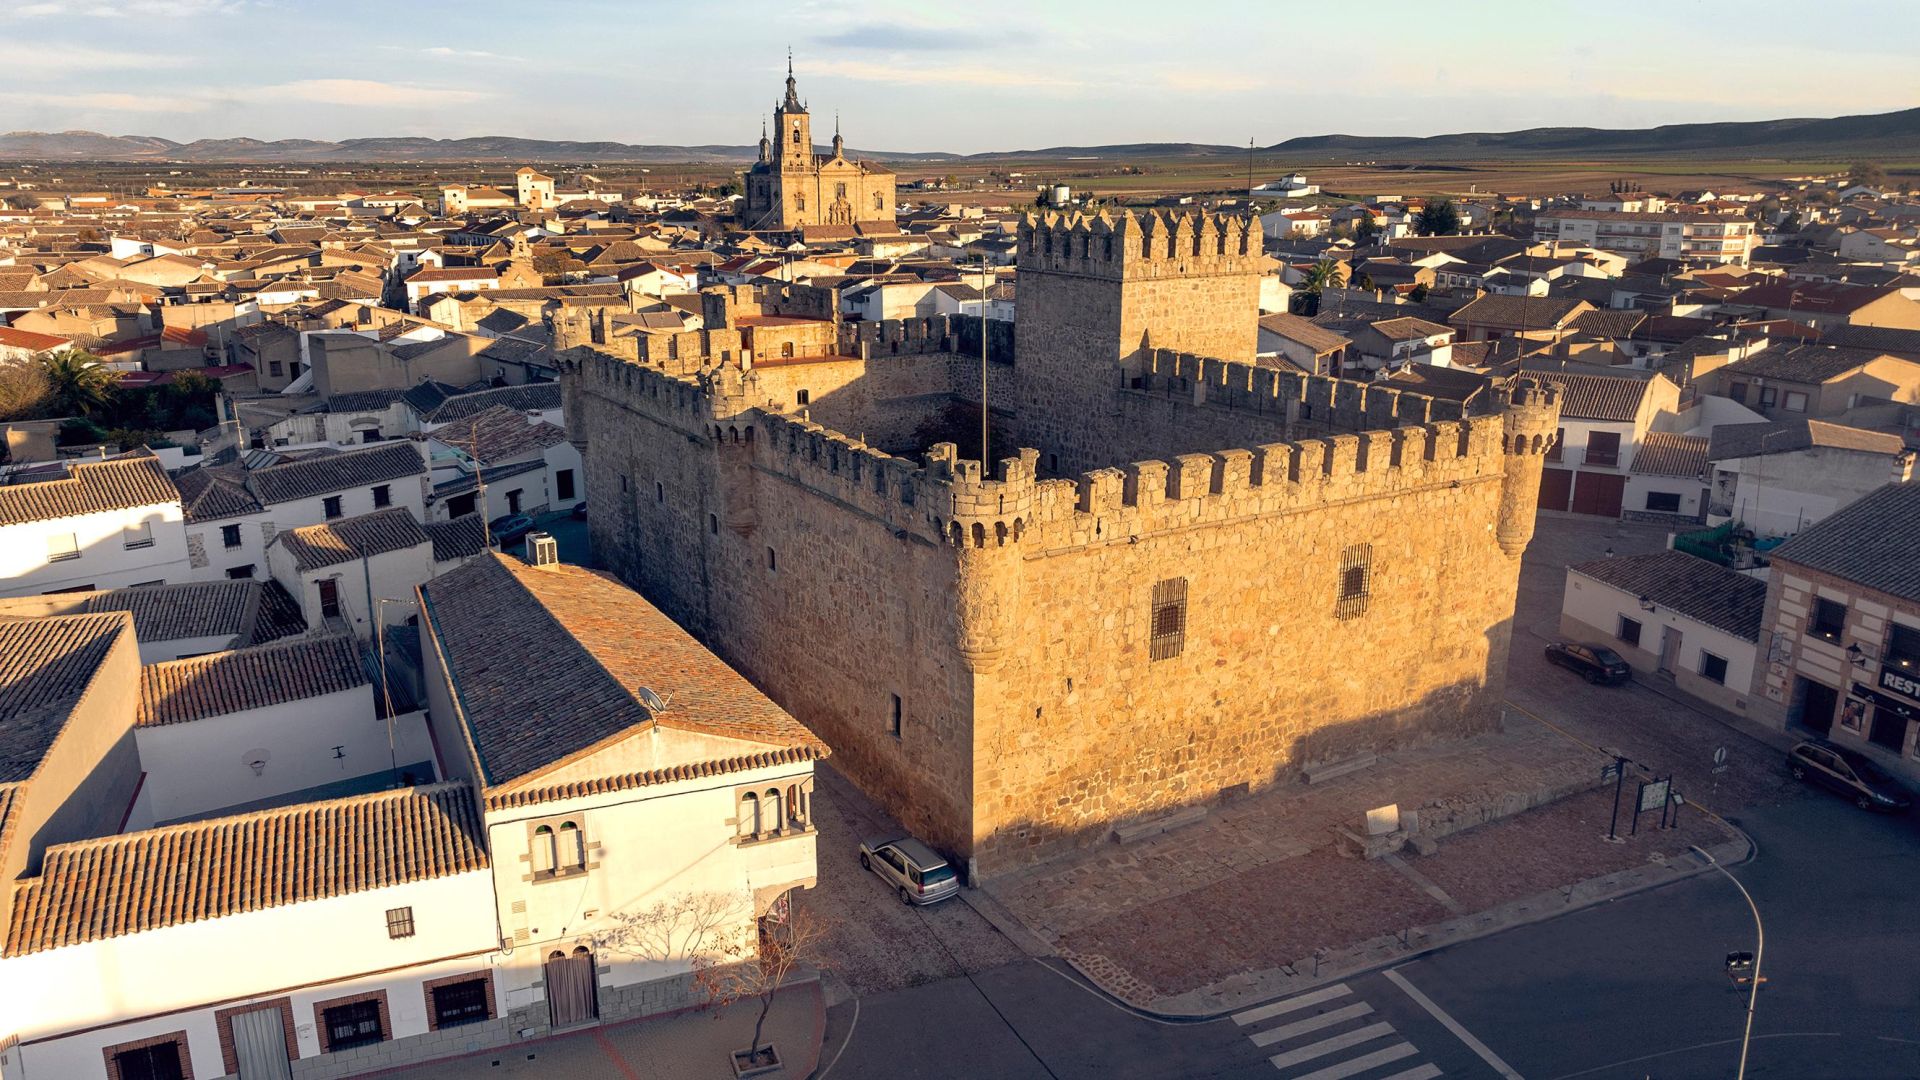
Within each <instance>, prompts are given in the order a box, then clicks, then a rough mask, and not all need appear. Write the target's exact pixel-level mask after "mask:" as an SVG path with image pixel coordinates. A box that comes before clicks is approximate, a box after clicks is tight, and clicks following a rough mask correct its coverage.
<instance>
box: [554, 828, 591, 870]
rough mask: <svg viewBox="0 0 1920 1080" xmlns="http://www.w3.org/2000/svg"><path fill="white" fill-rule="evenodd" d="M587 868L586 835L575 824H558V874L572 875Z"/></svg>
mask: <svg viewBox="0 0 1920 1080" xmlns="http://www.w3.org/2000/svg"><path fill="white" fill-rule="evenodd" d="M586 868H587V844H586V835H585V834H584V833H582V832H581V831H580V825H579V823H577V822H572V821H563V822H561V823H560V858H559V862H558V866H557V869H558V871H559V872H560V873H563V874H566V873H572V872H575V871H579V870H585V869H586Z"/></svg>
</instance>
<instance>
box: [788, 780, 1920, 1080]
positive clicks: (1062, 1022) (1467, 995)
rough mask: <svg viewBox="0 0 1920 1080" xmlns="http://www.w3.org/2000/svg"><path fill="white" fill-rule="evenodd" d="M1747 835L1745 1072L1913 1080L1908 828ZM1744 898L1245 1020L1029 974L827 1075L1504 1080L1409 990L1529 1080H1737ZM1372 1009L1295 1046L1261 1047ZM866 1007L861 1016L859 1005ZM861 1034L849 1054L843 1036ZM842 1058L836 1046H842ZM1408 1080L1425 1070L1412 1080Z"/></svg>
mask: <svg viewBox="0 0 1920 1080" xmlns="http://www.w3.org/2000/svg"><path fill="white" fill-rule="evenodd" d="M1741 824H1742V825H1743V826H1744V827H1745V828H1746V829H1747V830H1748V832H1749V833H1750V834H1751V835H1752V836H1753V837H1754V838H1755V839H1756V841H1757V842H1758V844H1759V848H1760V854H1759V856H1758V857H1757V858H1756V859H1754V860H1753V861H1752V862H1750V863H1748V864H1746V865H1744V866H1740V867H1736V868H1734V871H1733V872H1734V873H1735V874H1736V875H1737V876H1738V877H1739V878H1740V879H1741V881H1742V882H1743V883H1744V884H1745V885H1746V886H1747V888H1748V889H1749V890H1750V891H1751V892H1752V893H1753V896H1754V899H1755V902H1756V903H1757V904H1758V905H1759V907H1760V911H1761V915H1762V917H1763V918H1764V919H1765V920H1766V925H1767V931H1768V937H1767V948H1766V952H1765V955H1764V959H1763V963H1764V974H1765V975H1766V976H1767V978H1768V982H1767V984H1766V986H1765V987H1764V988H1763V989H1762V991H1761V993H1760V1001H1759V1009H1758V1012H1757V1015H1756V1020H1755V1024H1754V1040H1753V1043H1752V1049H1751V1061H1750V1064H1749V1068H1748V1075H1749V1076H1752V1077H1783V1078H1784V1077H1792V1078H1796V1080H1821V1078H1829V1077H1830V1078H1833V1080H1878V1078H1882V1077H1885V1078H1889V1080H1891V1078H1896V1077H1915V1076H1920V1012H1917V1011H1916V1009H1917V1008H1920V1005H1917V1004H1916V1003H1920V934H1916V933H1915V930H1914V925H1913V920H1914V914H1915V912H1916V910H1917V909H1916V905H1915V903H1914V893H1915V891H1916V890H1920V835H1916V826H1915V822H1914V820H1913V818H1912V817H1909V816H1902V817H1886V816H1879V815H1870V814H1864V813H1862V812H1860V811H1858V810H1856V809H1854V808H1853V807H1852V806H1851V805H1849V804H1847V803H1844V802H1842V801H1840V800H1839V799H1837V798H1828V797H1824V796H1809V797H1808V798H1804V799H1798V800H1794V801H1792V802H1790V803H1787V804H1784V805H1782V806H1778V807H1769V808H1764V809H1762V810H1759V811H1756V812H1755V813H1753V814H1752V815H1751V816H1750V817H1748V818H1745V819H1743V820H1742V822H1741ZM1753 941H1754V937H1753V920H1752V916H1751V915H1750V914H1749V912H1748V910H1747V907H1746V903H1745V901H1743V900H1742V899H1741V897H1740V895H1739V892H1738V890H1736V889H1735V888H1734V886H1733V885H1732V883H1730V882H1728V881H1727V880H1726V879H1725V878H1724V877H1723V876H1721V875H1719V874H1717V873H1714V874H1709V875H1702V876H1700V877H1696V878H1692V879H1690V880H1688V881H1684V882H1681V883H1679V884H1676V885H1673V886H1669V887H1667V888H1663V889H1657V890H1653V891H1650V892H1646V893H1641V894H1638V895H1636V896H1631V897H1627V898H1625V899H1622V900H1618V901H1615V902H1612V903H1608V904H1603V905H1600V906H1598V907H1594V908H1589V909H1587V910H1584V911H1579V912H1575V913H1573V914H1570V915H1566V916H1562V917H1560V918H1557V919H1553V920H1550V921H1548V922H1544V923H1538V924H1535V925H1533V926H1528V927H1522V928H1519V929H1515V930H1510V931H1507V932H1505V933H1502V934H1498V935H1496V936H1493V937H1490V938H1483V939H1481V940H1479V941H1473V942H1468V943H1465V944H1462V945H1458V946H1454V947H1452V948H1448V949H1445V950H1442V951H1441V952H1438V953H1435V954H1433V955H1430V956H1427V957H1424V958H1421V959H1418V960H1415V961H1412V962H1410V963H1407V964H1405V965H1402V966H1400V967H1398V968H1395V969H1393V976H1397V977H1398V980H1400V981H1396V980H1395V979H1394V978H1392V977H1390V976H1388V975H1387V974H1385V973H1383V972H1374V973H1371V974H1368V975H1363V976H1360V977H1358V978H1355V979H1349V980H1347V981H1346V982H1345V983H1344V984H1342V985H1344V986H1346V987H1347V988H1348V990H1349V992H1348V993H1346V994H1341V995H1336V996H1334V997H1331V998H1328V999H1326V1000H1324V1001H1319V1002H1315V1003H1313V1004H1310V1005H1307V1006H1303V1007H1299V1008H1295V1009H1292V1010H1288V1011H1287V1012H1285V1013H1284V1014H1281V1015H1277V1016H1275V1017H1273V1018H1271V1019H1270V1020H1268V1021H1265V1022H1256V1023H1253V1024H1249V1025H1244V1026H1243V1025H1241V1024H1236V1023H1235V1022H1233V1020H1231V1019H1223V1020H1218V1021H1212V1022H1208V1023H1200V1024H1182V1025H1173V1024H1165V1023H1159V1022H1155V1021H1152V1020H1148V1019H1144V1018H1141V1017H1138V1016H1136V1015H1133V1014H1130V1013H1128V1012H1126V1011H1124V1010H1122V1009H1120V1008H1119V1007H1117V1006H1115V1005H1113V1004H1112V1003H1110V1002H1108V1001H1107V1000H1106V999H1105V998H1103V997H1100V996H1098V995H1096V994H1095V993H1093V992H1092V991H1090V990H1088V989H1086V988H1084V987H1082V986H1080V985H1078V984H1076V983H1074V982H1072V981H1070V980H1069V979H1068V978H1067V977H1066V976H1064V975H1062V974H1061V973H1060V972H1058V971H1056V970H1054V969H1052V968H1051V967H1048V966H1046V965H1044V964H1042V963H1040V962H1037V961H1031V960H1029V961H1020V962H1015V963H1012V964H1008V965H1004V966H1001V967H998V968H995V969H992V970H989V971H985V972H981V973H978V974H975V975H971V976H962V977H957V978H949V979H944V980H941V981H938V982H934V983H930V984H927V985H924V986H919V987H913V988H909V989H904V990H897V991H892V992H888V993H884V994H878V995H873V996H870V997H867V998H864V999H860V1000H858V1001H855V1002H848V1003H845V1004H842V1005H840V1006H838V1007H836V1008H835V1010H834V1011H833V1014H832V1016H831V1018H830V1027H829V1037H828V1040H827V1048H826V1052H825V1054H824V1055H823V1057H822V1061H823V1064H825V1063H827V1062H830V1061H833V1059H834V1056H835V1054H839V1058H838V1061H837V1062H836V1063H834V1064H833V1065H832V1067H831V1069H830V1070H829V1071H827V1072H826V1073H824V1074H823V1075H825V1076H828V1077H834V1078H839V1080H850V1078H854V1077H921V1078H935V1077H956V1078H958V1077H983V1076H992V1077H1009V1078H1025V1077H1035V1078H1041V1077H1051V1078H1068V1077H1076V1078H1077V1077H1087V1078H1092V1077H1115V1078H1137V1080H1149V1078H1162V1077H1164V1078H1176V1077H1196V1078H1198V1077H1262V1078H1266V1080H1273V1078H1275V1077H1280V1078H1287V1077H1305V1076H1309V1075H1312V1073H1313V1070H1316V1069H1323V1068H1327V1067H1330V1066H1334V1065H1338V1064H1340V1063H1342V1062H1346V1061H1353V1060H1356V1059H1358V1058H1360V1057H1362V1056H1364V1055H1366V1054H1367V1053H1384V1052H1390V1051H1391V1049H1392V1048H1393V1047H1394V1046H1397V1045H1400V1044H1403V1043H1404V1044H1406V1045H1409V1046H1411V1047H1412V1048H1413V1052H1412V1053H1411V1054H1407V1055H1404V1056H1402V1057H1397V1058H1394V1059H1392V1060H1389V1061H1386V1062H1383V1063H1382V1064H1380V1065H1378V1066H1376V1067H1374V1068H1371V1069H1367V1070H1364V1071H1361V1072H1357V1073H1354V1074H1351V1075H1352V1076H1354V1077H1357V1078H1358V1080H1383V1078H1385V1077H1390V1076H1398V1075H1403V1074H1408V1073H1410V1072H1411V1071H1412V1070H1415V1069H1416V1068H1418V1067H1420V1066H1424V1065H1431V1066H1432V1067H1434V1068H1437V1069H1439V1070H1440V1072H1439V1073H1429V1074H1427V1075H1445V1076H1452V1077H1478V1076H1489V1077H1493V1076H1501V1075H1503V1073H1501V1072H1500V1071H1499V1069H1498V1068H1496V1066H1494V1065H1492V1064H1489V1063H1488V1061H1487V1060H1486V1059H1485V1058H1483V1057H1482V1056H1481V1055H1480V1054H1479V1053H1478V1052H1477V1051H1476V1050H1475V1049H1473V1048H1472V1047H1470V1046H1469V1045H1468V1044H1467V1042H1466V1041H1465V1040H1464V1039H1463V1038H1462V1037H1461V1036H1460V1035H1458V1034H1456V1033H1455V1032H1454V1031H1452V1030H1450V1029H1449V1028H1448V1027H1446V1026H1445V1025H1444V1023H1443V1022H1442V1021H1441V1020H1439V1019H1437V1018H1436V1017H1435V1016H1434V1015H1433V1014H1432V1013H1431V1012H1429V1011H1428V1010H1427V1009H1426V1008H1425V1007H1424V1006H1423V1005H1421V1004H1420V1003H1419V1002H1417V1001H1415V1000H1414V999H1413V998H1412V997H1411V996H1410V995H1409V994H1408V993H1407V991H1406V990H1405V989H1403V987H1402V985H1401V981H1404V983H1405V984H1406V985H1408V986H1411V987H1412V988H1413V989H1414V990H1416V991H1418V992H1419V993H1421V994H1423V995H1424V996H1425V997H1426V998H1427V999H1428V1000H1429V1001H1430V1002H1432V1003H1433V1005H1434V1006H1436V1007H1437V1008H1438V1009H1439V1010H1440V1011H1441V1012H1443V1013H1444V1014H1446V1016H1447V1017H1449V1018H1451V1020H1452V1021H1453V1022H1454V1023H1456V1024H1457V1025H1459V1027H1460V1028H1461V1029H1462V1030H1463V1031H1464V1032H1465V1034H1466V1035H1467V1036H1469V1037H1472V1038H1474V1039H1477V1040H1479V1042H1480V1043H1481V1044H1482V1045H1483V1046H1484V1047H1485V1048H1486V1049H1487V1050H1488V1051H1489V1052H1490V1053H1491V1055H1492V1056H1493V1057H1494V1058H1495V1059H1497V1060H1499V1061H1500V1062H1503V1063H1504V1064H1505V1065H1506V1066H1507V1067H1508V1068H1509V1069H1510V1070H1511V1072H1510V1074H1505V1075H1518V1076H1523V1077H1527V1078H1529V1080H1556V1078H1557V1080H1572V1078H1575V1077H1579V1078H1591V1080H1644V1078H1648V1077H1652V1078H1655V1080H1679V1078H1691V1077H1727V1076H1731V1075H1733V1072H1734V1068H1735V1066H1736V1064H1737V1062H1738V1059H1739V1049H1740V1048H1739V1039H1740V1035H1741V1028H1742V1025H1743V1022H1744V1018H1745V1012H1744V1010H1745V1005H1746V996H1745V994H1744V993H1742V992H1740V991H1737V990H1735V989H1733V988H1732V987H1731V985H1730V984H1729V983H1728V981H1727V980H1726V978H1725V975H1724V973H1723V971H1722V969H1721V964H1722V960H1723V958H1724V956H1725V954H1726V953H1727V952H1729V951H1732V950H1735V949H1751V948H1752V947H1753ZM1357 1005H1364V1006H1365V1007H1366V1011H1365V1012H1363V1013H1361V1014H1359V1015H1353V1016H1351V1017H1350V1018H1348V1019H1345V1020H1342V1021H1340V1022H1338V1023H1328V1024H1326V1025H1325V1026H1322V1027H1318V1028H1315V1029H1313V1030H1311V1031H1309V1032H1306V1033H1303V1034H1302V1035H1300V1036H1298V1037H1296V1038H1292V1039H1287V1040H1284V1041H1280V1042H1276V1043H1273V1044H1269V1045H1267V1046H1256V1045H1254V1043H1253V1042H1252V1041H1251V1039H1250V1038H1249V1035H1250V1034H1257V1033H1259V1032H1260V1031H1262V1030H1273V1029H1274V1028H1276V1027H1280V1026H1283V1025H1286V1024H1291V1023H1298V1022H1302V1021H1308V1022H1312V1021H1315V1020H1316V1019H1317V1018H1319V1017H1324V1016H1327V1015H1329V1014H1332V1013H1336V1012H1340V1011H1341V1010H1351V1009H1354V1008H1355V1007H1356V1006H1357ZM856 1009H857V1011H858V1016H857V1019H856V1018H855V1015H854V1014H855V1010H856ZM1379 1023H1385V1024H1388V1025H1390V1027H1391V1031H1389V1032H1386V1033H1382V1034H1379V1035H1377V1036H1376V1037H1375V1038H1373V1039H1371V1040H1368V1041H1365V1042H1362V1043H1357V1044H1355V1045H1352V1046H1349V1047H1343V1048H1340V1049H1338V1050H1334V1051H1328V1052H1325V1053H1322V1054H1320V1055H1318V1056H1316V1057H1312V1058H1308V1059H1306V1060H1304V1061H1298V1062H1295V1063H1293V1064H1292V1065H1291V1066H1290V1067H1289V1068H1281V1069H1277V1068H1276V1067H1275V1066H1273V1065H1272V1064H1270V1063H1269V1061H1268V1058H1269V1057H1271V1056H1282V1055H1284V1054H1287V1053H1297V1052H1300V1051H1301V1050H1302V1049H1303V1048H1304V1049H1308V1050H1310V1049H1312V1048H1313V1047H1316V1046H1320V1045H1324V1044H1325V1043H1326V1042H1327V1041H1328V1040H1329V1039H1330V1038H1332V1037H1335V1036H1338V1035H1342V1034H1344V1033H1346V1032H1363V1031H1365V1030H1366V1029H1368V1028H1370V1027H1371V1025H1373V1024H1379ZM849 1027H851V1029H852V1030H851V1038H850V1039H849V1038H848V1037H847V1036H848V1034H849V1031H848V1029H849ZM843 1046H844V1049H842V1047H843ZM1412 1074H1413V1075H1419V1073H1417V1072H1414V1073H1412Z"/></svg>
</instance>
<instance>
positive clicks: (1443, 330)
mask: <svg viewBox="0 0 1920 1080" xmlns="http://www.w3.org/2000/svg"><path fill="white" fill-rule="evenodd" d="M1373 331H1374V332H1375V333H1377V334H1379V335H1380V336H1382V337H1384V338H1386V339H1387V340H1388V341H1412V340H1413V339H1415V338H1421V339H1425V338H1430V337H1437V336H1438V335H1440V334H1451V333H1453V327H1451V326H1442V325H1440V324H1439V323H1432V322H1428V321H1427V320H1425V319H1414V318H1403V319H1381V320H1380V321H1379V322H1377V323H1374V324H1373Z"/></svg>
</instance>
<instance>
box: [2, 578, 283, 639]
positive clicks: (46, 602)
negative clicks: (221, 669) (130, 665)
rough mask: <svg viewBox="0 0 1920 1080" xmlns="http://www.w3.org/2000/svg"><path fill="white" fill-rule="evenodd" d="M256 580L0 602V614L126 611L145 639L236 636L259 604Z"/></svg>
mask: <svg viewBox="0 0 1920 1080" xmlns="http://www.w3.org/2000/svg"><path fill="white" fill-rule="evenodd" d="M259 594H260V583H259V582H257V581H189V582H182V583H180V584H177V585H142V586H139V587H137V588H129V589H103V590H101V591H99V592H90V593H55V594H53V595H51V596H18V597H12V598H9V599H4V600H0V615H15V616H20V617H23V618H39V617H45V616H48V615H56V614H57V615H92V614H97V613H100V612H106V611H124V612H127V613H128V614H130V615H132V616H133V629H134V632H135V633H136V634H138V635H139V637H140V640H141V641H174V640H178V639H180V638H196V637H237V636H240V635H242V634H247V633H250V632H251V631H252V629H253V621H254V616H255V614H256V612H257V610H258V608H259V603H260V596H259Z"/></svg>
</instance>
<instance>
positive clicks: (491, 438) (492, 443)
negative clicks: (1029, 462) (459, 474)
mask: <svg viewBox="0 0 1920 1080" xmlns="http://www.w3.org/2000/svg"><path fill="white" fill-rule="evenodd" d="M431 437H432V438H433V439H434V441H436V442H442V443H445V444H447V445H448V446H457V447H459V448H460V449H461V450H464V451H466V452H467V453H468V454H471V455H472V456H474V457H476V458H479V459H480V461H481V463H482V464H492V463H494V462H501V461H505V460H507V459H508V458H516V457H520V456H521V455H523V454H529V453H532V452H534V451H537V450H545V449H546V448H547V447H549V446H558V445H559V444H561V443H563V442H566V441H567V433H566V432H565V431H562V430H560V429H559V428H558V427H555V426H554V425H552V424H549V423H547V422H546V421H544V420H535V421H529V420H528V419H527V415H526V414H525V413H523V412H520V411H519V410H517V409H509V408H507V407H506V406H504V405H493V406H489V407H488V408H485V409H483V410H481V411H480V412H477V413H474V414H473V415H472V416H469V417H467V418H466V419H464V420H455V421H453V422H452V423H450V424H445V425H443V426H441V427H437V428H435V429H433V432H432V433H431Z"/></svg>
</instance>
